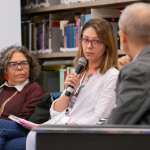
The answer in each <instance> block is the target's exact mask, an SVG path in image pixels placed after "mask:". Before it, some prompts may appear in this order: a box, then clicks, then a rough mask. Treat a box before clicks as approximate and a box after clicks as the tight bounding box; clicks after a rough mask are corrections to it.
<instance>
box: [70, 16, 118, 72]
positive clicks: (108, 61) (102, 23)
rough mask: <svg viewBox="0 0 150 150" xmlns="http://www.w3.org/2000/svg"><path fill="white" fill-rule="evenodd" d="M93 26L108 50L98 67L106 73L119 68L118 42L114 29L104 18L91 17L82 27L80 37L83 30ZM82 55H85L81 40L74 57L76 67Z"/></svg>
mask: <svg viewBox="0 0 150 150" xmlns="http://www.w3.org/2000/svg"><path fill="white" fill-rule="evenodd" d="M89 27H92V28H93V29H94V30H95V31H96V33H97V35H98V37H99V39H100V40H101V41H102V42H103V43H104V44H105V45H106V51H105V52H104V54H103V55H102V57H101V62H100V64H99V66H98V68H97V69H99V68H100V73H101V74H105V73H106V72H107V71H108V70H109V69H110V68H112V67H115V68H117V69H118V63H117V60H118V52H117V44H116V40H115V36H114V31H113V28H112V26H111V24H110V23H109V22H108V21H107V20H105V19H102V18H97V19H91V20H89V21H88V22H86V23H85V24H84V26H83V28H82V31H81V34H80V38H81V37H82V36H83V32H84V30H85V29H87V28H89ZM80 57H85V56H84V53H83V48H82V45H81V41H80V42H79V50H78V52H77V55H76V57H75V59H74V61H73V62H74V67H75V68H76V66H77V64H78V59H79V58H80ZM87 66H88V63H87V65H86V66H85V67H84V70H85V69H86V68H87Z"/></svg>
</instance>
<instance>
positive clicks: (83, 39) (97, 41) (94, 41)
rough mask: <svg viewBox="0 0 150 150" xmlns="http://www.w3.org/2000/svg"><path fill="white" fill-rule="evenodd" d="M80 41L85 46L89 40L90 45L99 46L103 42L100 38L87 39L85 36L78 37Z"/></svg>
mask: <svg viewBox="0 0 150 150" xmlns="http://www.w3.org/2000/svg"><path fill="white" fill-rule="evenodd" d="M80 41H82V45H84V46H87V45H88V44H89V43H90V42H91V45H92V47H95V48H96V47H99V46H100V45H101V44H102V43H103V42H102V41H100V40H88V39H87V38H80Z"/></svg>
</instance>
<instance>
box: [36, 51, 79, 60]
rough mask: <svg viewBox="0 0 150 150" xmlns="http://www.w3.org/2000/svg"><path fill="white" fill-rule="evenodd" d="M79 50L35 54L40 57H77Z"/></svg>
mask: <svg viewBox="0 0 150 150" xmlns="http://www.w3.org/2000/svg"><path fill="white" fill-rule="evenodd" d="M76 54H77V52H57V53H50V54H36V55H35V56H36V57H37V58H39V59H43V58H60V57H63V58H65V57H75V56H76Z"/></svg>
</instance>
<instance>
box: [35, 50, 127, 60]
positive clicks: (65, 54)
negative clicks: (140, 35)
mask: <svg viewBox="0 0 150 150" xmlns="http://www.w3.org/2000/svg"><path fill="white" fill-rule="evenodd" d="M76 54H77V52H57V53H50V54H36V55H35V56H36V57H37V58H39V59H45V58H61V57H62V58H65V57H75V56H76ZM124 54H125V52H124V51H123V50H118V55H124Z"/></svg>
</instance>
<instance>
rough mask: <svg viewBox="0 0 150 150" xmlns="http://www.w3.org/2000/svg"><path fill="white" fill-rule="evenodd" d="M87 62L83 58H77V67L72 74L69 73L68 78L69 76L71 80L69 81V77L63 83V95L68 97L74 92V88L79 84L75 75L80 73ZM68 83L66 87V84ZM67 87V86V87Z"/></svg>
mask: <svg viewBox="0 0 150 150" xmlns="http://www.w3.org/2000/svg"><path fill="white" fill-rule="evenodd" d="M86 63H87V60H86V59H85V58H84V57H81V58H79V60H78V65H77V67H76V69H75V72H74V73H71V74H70V75H69V76H71V79H70V80H69V77H67V79H66V81H65V88H66V87H67V90H66V93H65V95H66V96H68V97H70V96H71V95H72V93H73V91H74V88H75V87H76V86H77V85H78V84H79V79H78V77H77V75H79V74H80V73H81V72H82V69H83V67H84V66H85V65H86ZM69 81H71V82H70V84H69V85H68V84H67V83H68V82H69ZM67 85H68V86H67Z"/></svg>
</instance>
